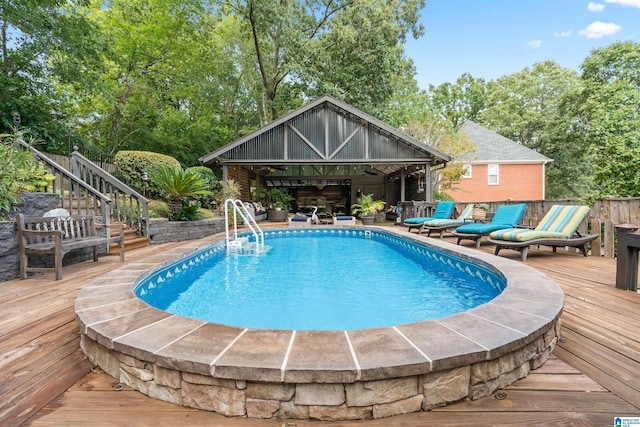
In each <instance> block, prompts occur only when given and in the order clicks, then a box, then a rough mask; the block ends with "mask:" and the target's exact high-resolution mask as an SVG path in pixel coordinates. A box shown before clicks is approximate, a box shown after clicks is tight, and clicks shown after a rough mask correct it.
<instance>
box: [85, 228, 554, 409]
mask: <svg viewBox="0 0 640 427" xmlns="http://www.w3.org/2000/svg"><path fill="white" fill-rule="evenodd" d="M360 229H361V228H358V229H356V230H360ZM372 229H379V230H382V228H377V227H373V228H372ZM289 231H290V230H289ZM279 232H282V233H286V232H288V230H286V229H280V230H279ZM384 233H385V235H388V236H390V237H389V238H393V239H400V242H401V244H406V245H412V244H418V245H420V246H423V247H424V248H425V253H430V252H431V251H432V250H433V251H437V252H441V253H444V255H445V256H446V257H443V258H441V260H442V262H448V261H447V258H449V259H461V260H463V261H465V262H468V263H470V264H473V265H477V266H481V267H483V268H487V269H488V270H490V271H493V272H494V273H495V274H497V275H498V276H501V277H503V278H504V281H505V283H506V287H505V289H504V291H503V292H502V293H501V294H500V295H498V296H497V297H496V298H494V299H493V300H491V301H490V302H488V303H485V304H482V305H480V306H478V307H475V308H472V309H470V310H467V311H465V312H462V313H457V314H453V315H450V316H446V317H444V318H439V319H436V320H425V321H419V322H412V323H407V324H401V325H395V326H392V327H382V328H369V329H357V330H349V331H326V330H322V331H314V330H310V331H305V330H282V329H258V328H244V327H238V326H230V325H225V324H219V323H210V322H205V321H202V320H197V319H192V318H187V317H183V316H176V315H173V314H171V313H168V312H166V311H163V310H159V309H157V308H154V307H151V306H149V305H148V304H147V303H145V302H144V301H142V300H141V299H139V298H137V297H136V295H135V293H134V289H135V288H136V287H137V286H138V285H139V284H140V283H141V282H142V280H143V279H145V278H147V277H150V276H151V275H153V274H155V273H156V272H158V271H160V270H163V269H166V268H167V267H168V266H170V265H172V266H173V265H179V264H180V263H178V261H180V260H186V259H188V258H189V257H190V256H191V255H193V254H195V253H198V252H199V251H202V250H204V249H207V250H208V249H209V248H211V247H215V246H216V243H218V242H220V241H222V240H224V236H223V235H216V236H212V237H210V238H206V239H201V240H197V241H190V242H185V243H184V244H183V245H181V246H179V247H177V248H174V249H171V250H163V251H159V252H158V253H157V254H155V255H153V256H150V257H148V258H147V259H145V260H142V261H140V262H135V263H128V264H127V265H125V266H122V267H120V268H117V269H114V270H113V271H111V272H110V273H108V274H106V275H104V276H102V277H99V278H97V279H95V280H93V281H91V282H90V283H88V284H87V286H86V287H85V288H83V289H82V291H81V292H80V293H79V295H78V297H77V298H76V300H75V312H76V320H77V322H78V324H79V329H80V337H81V347H82V349H83V351H84V352H85V354H86V355H87V356H88V357H89V358H90V360H92V361H93V362H94V363H95V364H96V365H97V366H99V367H100V368H102V369H103V370H104V371H105V372H106V373H107V374H109V375H111V376H113V377H115V378H117V379H118V380H119V381H120V382H122V383H124V384H126V385H127V386H130V387H132V388H134V389H136V390H139V391H140V392H142V393H144V394H146V395H149V396H150V397H153V398H157V399H161V400H165V401H168V402H172V403H175V404H179V405H183V406H187V407H193V408H198V409H203V410H209V411H214V412H217V413H220V414H223V415H227V416H246V417H252V418H280V419H287V418H291V419H321V420H341V419H370V418H383V417H388V416H392V415H397V414H403V413H408V412H414V411H421V410H429V409H431V408H435V407H439V406H443V405H446V404H449V403H451V402H455V401H458V400H461V399H465V398H469V399H478V398H481V397H484V396H487V395H490V394H491V393H493V392H495V391H496V390H498V389H500V388H503V387H505V386H507V385H508V384H511V383H512V382H514V381H516V380H518V379H519V378H522V377H524V376H526V375H527V374H528V373H529V371H530V370H531V369H536V368H537V367H539V366H541V365H542V364H543V363H544V362H545V360H546V359H547V358H548V356H549V354H550V353H551V351H552V350H553V348H554V346H555V343H556V342H557V339H558V337H559V330H560V322H559V316H560V314H561V311H562V306H563V302H564V296H563V293H562V290H561V289H560V287H559V286H558V285H557V284H555V283H554V282H553V281H551V280H550V279H549V278H548V277H546V276H545V275H544V274H542V273H540V272H538V271H537V270H535V269H533V268H531V267H529V266H527V265H524V264H522V263H520V262H517V261H513V260H510V259H507V258H501V257H495V256H493V255H489V254H486V253H483V252H481V251H477V250H474V249H471V248H466V247H461V246H456V245H452V244H449V243H447V242H443V241H440V240H439V239H429V238H427V237H425V236H418V235H415V234H414V235H411V234H409V233H407V232H404V231H399V230H397V229H393V228H387V229H384Z"/></svg>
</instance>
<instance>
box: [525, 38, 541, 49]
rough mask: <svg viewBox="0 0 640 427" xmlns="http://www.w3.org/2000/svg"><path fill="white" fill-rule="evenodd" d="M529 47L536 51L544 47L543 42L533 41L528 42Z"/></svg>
mask: <svg viewBox="0 0 640 427" xmlns="http://www.w3.org/2000/svg"><path fill="white" fill-rule="evenodd" d="M527 46H529V47H532V48H534V49H537V48H539V47H540V46H542V40H531V41H528V42H527Z"/></svg>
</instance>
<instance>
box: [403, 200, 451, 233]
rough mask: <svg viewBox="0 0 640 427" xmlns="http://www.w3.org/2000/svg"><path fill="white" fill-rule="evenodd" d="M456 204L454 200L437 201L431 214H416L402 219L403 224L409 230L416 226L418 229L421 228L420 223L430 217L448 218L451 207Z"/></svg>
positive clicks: (430, 218)
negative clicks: (426, 215) (427, 215)
mask: <svg viewBox="0 0 640 427" xmlns="http://www.w3.org/2000/svg"><path fill="white" fill-rule="evenodd" d="M455 206H456V202H438V204H437V205H436V210H435V212H434V213H433V215H431V216H429V217H425V216H416V217H413V218H407V219H405V220H404V225H405V226H407V227H409V229H408V230H407V231H408V232H411V230H412V229H414V228H417V229H418V230H420V229H421V228H422V224H424V222H425V221H429V220H432V219H449V218H451V215H452V214H453V208H454V207H455Z"/></svg>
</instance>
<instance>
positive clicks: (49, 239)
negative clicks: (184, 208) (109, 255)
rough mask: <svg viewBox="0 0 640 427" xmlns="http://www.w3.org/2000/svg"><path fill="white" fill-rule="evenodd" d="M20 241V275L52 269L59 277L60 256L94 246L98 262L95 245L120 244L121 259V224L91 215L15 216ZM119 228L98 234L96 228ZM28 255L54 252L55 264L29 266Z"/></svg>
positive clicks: (24, 276) (122, 258)
mask: <svg viewBox="0 0 640 427" xmlns="http://www.w3.org/2000/svg"><path fill="white" fill-rule="evenodd" d="M16 223H17V226H18V240H19V242H20V277H21V278H23V279H26V278H27V273H28V272H45V271H49V270H52V269H55V272H56V280H61V279H62V258H63V257H64V255H65V254H66V253H67V252H69V251H71V250H74V249H80V248H86V247H93V261H98V247H99V246H101V245H110V244H111V243H119V244H120V261H124V227H125V226H124V225H122V224H98V223H96V221H95V217H94V216H93V215H72V216H59V217H25V216H24V215H22V214H18V215H17V216H16ZM107 228H108V229H118V230H119V233H118V235H114V236H110V235H109V234H108V233H107V234H105V235H101V234H99V233H98V230H99V229H107ZM30 254H53V255H54V258H55V264H54V267H53V268H51V267H29V264H28V256H29V255H30Z"/></svg>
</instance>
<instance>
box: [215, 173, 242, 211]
mask: <svg viewBox="0 0 640 427" xmlns="http://www.w3.org/2000/svg"><path fill="white" fill-rule="evenodd" d="M220 185H221V191H220V193H219V198H220V199H219V201H220V202H221V203H220V206H222V203H224V201H225V200H227V199H232V200H236V199H239V198H240V194H241V193H242V186H241V185H240V183H239V182H238V181H236V180H235V179H229V180H227V181H222V182H221V183H220Z"/></svg>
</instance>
